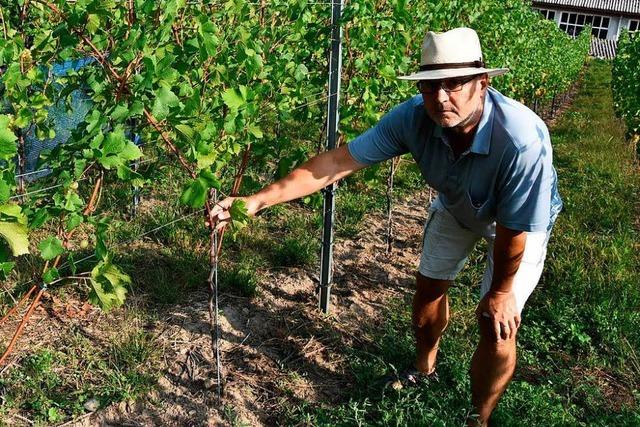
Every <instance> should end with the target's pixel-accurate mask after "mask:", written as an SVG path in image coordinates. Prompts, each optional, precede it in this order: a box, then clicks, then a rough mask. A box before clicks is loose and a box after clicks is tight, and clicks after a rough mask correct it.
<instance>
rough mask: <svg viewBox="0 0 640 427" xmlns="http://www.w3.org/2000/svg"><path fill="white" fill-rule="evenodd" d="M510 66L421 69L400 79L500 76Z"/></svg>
mask: <svg viewBox="0 0 640 427" xmlns="http://www.w3.org/2000/svg"><path fill="white" fill-rule="evenodd" d="M508 71H509V69H508V68H472V67H469V68H450V69H443V70H428V71H419V72H417V73H413V74H410V75H408V76H400V77H398V79H400V80H442V79H449V78H452V77H463V76H473V75H475V74H485V73H486V74H488V75H489V77H495V76H500V75H502V74H504V73H506V72H508Z"/></svg>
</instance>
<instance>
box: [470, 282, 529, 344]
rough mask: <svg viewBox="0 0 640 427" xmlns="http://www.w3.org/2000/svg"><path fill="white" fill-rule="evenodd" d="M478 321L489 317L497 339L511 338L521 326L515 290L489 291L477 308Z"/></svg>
mask: <svg viewBox="0 0 640 427" xmlns="http://www.w3.org/2000/svg"><path fill="white" fill-rule="evenodd" d="M476 316H477V317H478V321H481V320H482V318H483V317H485V318H487V319H488V320H489V321H490V322H491V323H492V325H493V329H494V332H495V336H496V341H500V339H503V340H506V339H511V338H513V337H514V336H515V334H516V331H517V330H518V328H519V327H520V314H519V313H518V307H517V305H516V298H515V296H514V294H513V292H498V291H489V292H487V294H486V295H485V296H484V297H483V298H482V299H481V300H480V303H479V304H478V308H477V309H476Z"/></svg>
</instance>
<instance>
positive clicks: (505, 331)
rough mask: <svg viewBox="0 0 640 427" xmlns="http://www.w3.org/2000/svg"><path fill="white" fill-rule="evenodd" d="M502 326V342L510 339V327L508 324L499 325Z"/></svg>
mask: <svg viewBox="0 0 640 427" xmlns="http://www.w3.org/2000/svg"><path fill="white" fill-rule="evenodd" d="M501 325H502V334H501V335H500V336H501V337H502V339H503V340H507V339H509V337H511V327H510V325H509V323H508V322H507V323H501Z"/></svg>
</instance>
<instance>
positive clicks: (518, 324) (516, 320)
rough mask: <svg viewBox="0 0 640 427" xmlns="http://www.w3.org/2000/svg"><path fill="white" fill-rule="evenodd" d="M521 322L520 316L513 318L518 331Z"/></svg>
mask: <svg viewBox="0 0 640 427" xmlns="http://www.w3.org/2000/svg"><path fill="white" fill-rule="evenodd" d="M521 321H522V319H521V318H520V315H517V316H516V317H515V322H516V329H520V322H521Z"/></svg>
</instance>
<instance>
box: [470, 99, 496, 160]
mask: <svg viewBox="0 0 640 427" xmlns="http://www.w3.org/2000/svg"><path fill="white" fill-rule="evenodd" d="M492 132H493V99H492V98H491V91H490V90H489V89H487V93H486V96H485V97H484V110H483V111H482V117H481V118H480V123H478V130H476V135H475V136H474V137H473V142H472V143H471V148H470V149H469V151H471V152H472V153H476V154H489V148H490V147H491V133H492Z"/></svg>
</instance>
